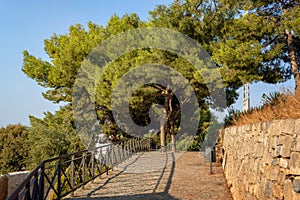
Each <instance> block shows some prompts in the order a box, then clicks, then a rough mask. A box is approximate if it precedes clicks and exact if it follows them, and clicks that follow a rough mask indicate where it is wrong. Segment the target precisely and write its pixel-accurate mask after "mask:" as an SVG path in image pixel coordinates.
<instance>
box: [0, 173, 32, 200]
mask: <svg viewBox="0 0 300 200" xmlns="http://www.w3.org/2000/svg"><path fill="white" fill-rule="evenodd" d="M28 173H29V172H28V171H22V172H12V173H9V174H5V175H2V176H0V200H5V199H6V197H7V195H8V194H10V193H12V191H13V190H14V189H15V188H16V187H17V186H18V185H19V184H20V183H21V182H22V181H23V180H24V179H25V177H26V176H27V175H28Z"/></svg>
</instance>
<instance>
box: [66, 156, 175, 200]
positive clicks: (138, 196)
mask: <svg viewBox="0 0 300 200" xmlns="http://www.w3.org/2000/svg"><path fill="white" fill-rule="evenodd" d="M169 153H170V152H169ZM143 154H144V153H143ZM143 154H140V155H139V156H138V157H137V158H135V159H134V160H133V161H132V162H131V163H129V164H128V165H126V166H125V167H124V168H123V170H121V171H120V172H119V173H117V174H115V175H114V176H112V177H110V178H108V179H107V180H106V181H105V182H104V183H103V184H102V185H100V186H99V187H97V188H96V189H94V190H93V191H91V192H90V193H88V195H87V196H86V197H74V198H73V197H71V198H65V199H67V200H75V199H76V200H86V199H93V200H97V199H99V200H100V199H101V200H103V199H104V200H110V199H115V200H121V199H122V200H129V199H146V200H147V199H151V200H153V199H166V200H177V199H176V198H175V197H172V196H170V195H169V190H170V187H171V183H172V178H173V175H174V171H175V165H176V163H175V155H174V153H173V152H171V159H172V162H171V167H170V173H169V176H168V180H167V183H166V186H165V188H164V191H163V192H158V187H159V185H160V184H161V182H162V179H163V177H164V175H166V170H167V167H168V163H169V160H168V154H167V152H166V153H165V156H166V159H165V163H164V166H163V168H162V171H161V173H160V176H159V178H158V179H157V181H156V184H155V185H154V189H153V191H152V193H146V194H131V195H122V196H103V197H92V196H93V194H95V193H96V192H97V191H99V190H101V189H102V188H103V187H105V186H107V185H108V184H109V183H110V182H111V181H112V180H114V179H116V178H117V177H119V176H120V175H121V174H122V173H124V171H126V169H127V168H128V167H129V166H131V165H133V164H134V163H136V162H137V161H138V159H140V158H141V156H142V155H143Z"/></svg>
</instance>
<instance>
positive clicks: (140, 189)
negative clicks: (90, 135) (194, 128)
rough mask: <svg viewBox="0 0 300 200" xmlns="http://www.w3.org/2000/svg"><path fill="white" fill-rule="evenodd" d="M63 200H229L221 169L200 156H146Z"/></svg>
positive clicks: (199, 154) (121, 165) (141, 155)
mask: <svg viewBox="0 0 300 200" xmlns="http://www.w3.org/2000/svg"><path fill="white" fill-rule="evenodd" d="M66 199H69V200H72V199H74V200H75V199H76V200H81V199H82V200H83V199H99V200H100V199H103V200H110V199H116V200H121V199H124V200H129V199H146V200H147V199H153V200H155V199H167V200H168V199H170V200H176V199H183V200H194V199H196V200H197V199H203V200H206V199H207V200H214V199H215V200H219V199H220V200H232V197H231V194H230V191H229V189H228V187H227V184H226V180H225V177H224V174H223V170H222V167H221V166H220V165H219V164H216V163H214V165H213V174H212V175H210V173H209V163H206V162H205V159H204V155H203V154H201V153H199V152H186V153H174V154H173V153H171V152H168V153H161V152H145V153H139V154H136V155H134V156H133V157H131V158H130V159H129V160H127V161H126V162H123V163H121V164H120V165H119V166H116V167H115V168H114V170H113V171H110V172H109V174H108V175H102V176H101V177H99V178H96V179H95V180H94V181H93V182H90V183H88V184H86V185H85V187H84V188H80V189H78V190H76V191H75V193H74V197H67V198H66Z"/></svg>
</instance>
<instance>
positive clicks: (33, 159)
mask: <svg viewBox="0 0 300 200" xmlns="http://www.w3.org/2000/svg"><path fill="white" fill-rule="evenodd" d="M30 124H31V127H30V128H29V133H28V144H29V145H30V146H31V148H30V150H29V153H28V154H29V157H28V161H27V162H28V165H30V167H34V166H36V165H37V164H39V163H40V162H41V161H42V160H45V159H49V158H52V157H56V156H59V155H63V154H67V153H71V152H76V151H79V150H82V149H84V147H83V144H82V143H81V140H80V138H79V136H78V134H77V132H76V130H75V128H74V127H73V121H72V111H71V108H70V106H66V107H61V109H60V110H59V111H56V113H55V114H52V113H50V112H47V113H46V114H45V117H44V119H38V118H35V117H33V116H30Z"/></svg>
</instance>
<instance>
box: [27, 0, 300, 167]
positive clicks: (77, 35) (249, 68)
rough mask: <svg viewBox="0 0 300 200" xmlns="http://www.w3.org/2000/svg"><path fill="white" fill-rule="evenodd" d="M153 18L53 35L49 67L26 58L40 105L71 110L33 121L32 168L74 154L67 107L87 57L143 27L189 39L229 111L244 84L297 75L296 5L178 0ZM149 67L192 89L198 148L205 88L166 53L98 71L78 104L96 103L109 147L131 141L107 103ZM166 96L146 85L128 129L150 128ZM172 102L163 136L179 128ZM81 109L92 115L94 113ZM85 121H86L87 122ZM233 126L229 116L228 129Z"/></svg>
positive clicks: (140, 53) (144, 53)
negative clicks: (213, 72)
mask: <svg viewBox="0 0 300 200" xmlns="http://www.w3.org/2000/svg"><path fill="white" fill-rule="evenodd" d="M150 15H151V18H150V19H149V21H147V22H142V21H141V20H140V19H139V18H138V16H137V15H136V14H130V15H124V16H123V17H118V16H117V15H113V16H112V17H111V18H110V20H109V21H108V23H107V25H106V26H105V27H103V26H99V25H96V24H94V23H91V22H89V23H88V24H87V28H85V27H84V26H82V25H78V24H77V25H73V26H71V27H70V28H69V32H68V33H67V34H64V35H56V34H54V35H53V36H52V37H51V38H50V39H47V40H45V51H46V53H47V54H48V56H49V58H50V61H44V60H42V59H40V58H37V57H35V56H33V55H31V54H29V53H28V52H27V51H24V63H23V68H22V70H23V72H24V73H25V74H26V75H28V76H29V77H30V78H32V79H34V80H35V81H36V82H37V83H38V84H39V85H41V86H43V87H45V88H46V92H45V93H44V94H43V95H44V97H45V98H46V99H48V100H50V101H52V102H54V103H58V102H66V103H68V106H66V107H64V108H62V109H61V110H60V111H58V112H57V113H55V115H53V114H51V113H46V116H45V118H44V119H37V118H34V117H31V118H30V120H31V126H32V127H31V128H30V130H29V140H30V142H31V143H32V144H34V145H36V150H34V149H31V152H30V153H31V154H30V155H31V157H30V162H32V163H37V162H40V161H41V160H42V159H45V158H48V157H52V156H56V155H60V154H63V153H67V152H70V149H76V148H79V146H80V145H79V144H78V139H74V138H76V137H73V136H74V135H76V131H75V130H74V127H73V120H72V105H71V104H70V103H71V101H72V92H73V90H74V88H73V87H74V83H75V79H76V76H77V73H78V70H79V68H80V66H81V64H82V62H83V61H84V59H85V58H86V56H87V55H88V54H89V53H90V52H91V50H93V49H94V48H95V47H96V46H97V45H98V44H99V43H101V42H103V41H105V40H106V39H108V38H109V37H111V36H112V35H116V34H119V33H122V32H124V31H127V30H131V29H136V28H141V27H163V28H170V29H174V30H177V31H179V32H182V33H184V34H186V35H188V36H190V37H191V38H193V39H194V40H196V41H197V42H199V44H200V45H202V47H204V48H205V50H206V51H207V52H208V53H209V54H210V55H211V57H212V58H213V60H214V61H215V62H216V64H217V66H218V67H219V69H220V72H221V74H222V79H223V84H224V86H225V87H226V94H227V106H230V105H231V104H232V103H234V102H235V100H236V99H237V97H238V94H237V92H236V91H237V89H238V88H239V87H241V86H242V85H243V83H246V82H252V81H264V82H267V83H277V82H283V81H285V80H287V79H289V78H290V77H291V75H292V73H294V75H296V74H295V73H297V71H298V68H297V65H299V59H296V61H295V62H296V64H295V62H294V65H293V66H294V68H293V70H292V69H291V51H295V52H296V56H297V58H298V57H299V55H300V54H299V49H300V45H299V44H300V39H299V32H300V29H299V21H300V11H299V2H298V1H293V0H289V1H284V2H283V3H280V2H277V1H263V0H259V1H248V0H242V1H232V0H220V1H211V0H201V1H199V0H175V1H174V3H173V4H171V5H169V6H162V5H161V6H157V7H156V9H154V10H153V11H151V12H150ZM287 33H291V34H292V35H293V37H292V44H293V46H291V45H288V44H287ZM130 39H132V38H130ZM120 45H122V44H120ZM116 48H117V46H116ZM115 50H116V49H112V51H115ZM147 63H157V64H163V65H166V66H170V67H172V68H173V69H174V70H176V71H177V72H179V73H181V74H182V75H183V76H184V77H185V78H186V79H187V80H188V81H189V83H190V84H191V85H192V86H193V88H194V90H195V93H196V96H197V98H198V101H199V104H200V105H201V108H200V113H201V115H203V116H206V117H204V118H203V119H202V118H201V121H200V124H199V130H198V133H197V135H196V136H195V140H194V142H193V144H192V147H191V149H197V148H200V144H201V142H202V141H203V140H204V136H205V134H206V133H207V132H208V131H209V130H208V127H209V125H210V124H211V123H212V121H213V120H215V119H214V117H213V116H211V114H210V112H209V109H208V105H207V104H206V102H207V99H208V97H209V92H208V89H207V87H206V84H207V83H205V81H204V80H203V77H201V76H200V75H199V73H198V72H197V71H196V70H195V69H194V68H193V66H191V64H190V63H188V62H187V61H186V60H184V59H183V58H181V57H180V56H178V55H175V54H173V53H171V52H166V51H163V50H158V49H151V48H147V47H145V48H144V49H139V50H135V51H131V52H129V53H126V54H125V55H122V56H120V57H119V58H118V59H116V60H114V61H112V62H110V63H108V67H107V68H105V69H107V70H104V71H102V72H103V76H102V77H101V79H100V80H98V81H99V82H98V84H97V85H96V86H95V87H96V91H93V92H94V93H95V99H80V100H82V103H84V102H86V101H93V103H95V104H96V112H97V119H98V120H99V122H100V123H101V125H102V128H103V131H104V133H105V134H106V135H107V136H111V138H112V140H113V141H116V140H120V139H124V138H126V137H129V136H128V135H126V134H125V133H124V132H123V131H121V130H120V129H119V127H118V126H117V125H116V122H115V119H114V117H113V114H112V108H111V102H110V101H111V96H112V90H113V88H114V86H116V84H117V83H118V81H119V79H120V78H121V77H122V76H123V75H124V74H126V73H127V72H129V71H130V70H132V69H133V68H135V67H136V66H140V65H143V64H147ZM149 75H151V73H149ZM166 76H168V75H166ZM295 77H296V76H295ZM92 84H94V83H92ZM299 84H300V82H299ZM296 85H297V84H296ZM299 88H300V86H299ZM166 90H167V89H166V88H165V87H161V86H159V85H157V84H148V85H144V86H142V87H140V88H139V89H138V90H136V91H135V92H134V94H133V95H132V96H131V99H130V112H131V113H130V114H131V116H132V118H133V121H135V122H136V123H137V124H139V125H141V126H146V125H148V124H149V123H150V120H151V119H150V118H149V110H150V108H151V107H152V105H153V104H161V105H164V100H165V98H166V96H167V95H166V93H163V92H165V91H166ZM82 92H83V93H84V94H86V93H91V91H82ZM171 93H172V92H171ZM171 93H170V94H171ZM171 100H172V101H171V102H172V104H171V106H170V107H172V108H173V112H172V113H171V115H170V118H169V121H168V124H167V126H168V127H169V129H168V130H167V133H171V127H173V128H174V129H173V130H174V131H175V133H176V132H177V131H178V128H179V123H180V120H179V119H180V115H176V112H177V111H179V110H180V106H179V105H180V103H179V102H178V100H177V99H176V98H175V97H172V99H171ZM164 106H166V105H164ZM85 109H88V110H89V111H94V110H93V109H94V108H85ZM230 115H231V114H230ZM82 117H83V119H85V118H84V117H85V116H82ZM231 120H232V119H231V117H230V116H229V117H228V118H227V122H226V124H227V123H230V121H231ZM70 136H72V137H70ZM71 138H73V139H74V140H71Z"/></svg>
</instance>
